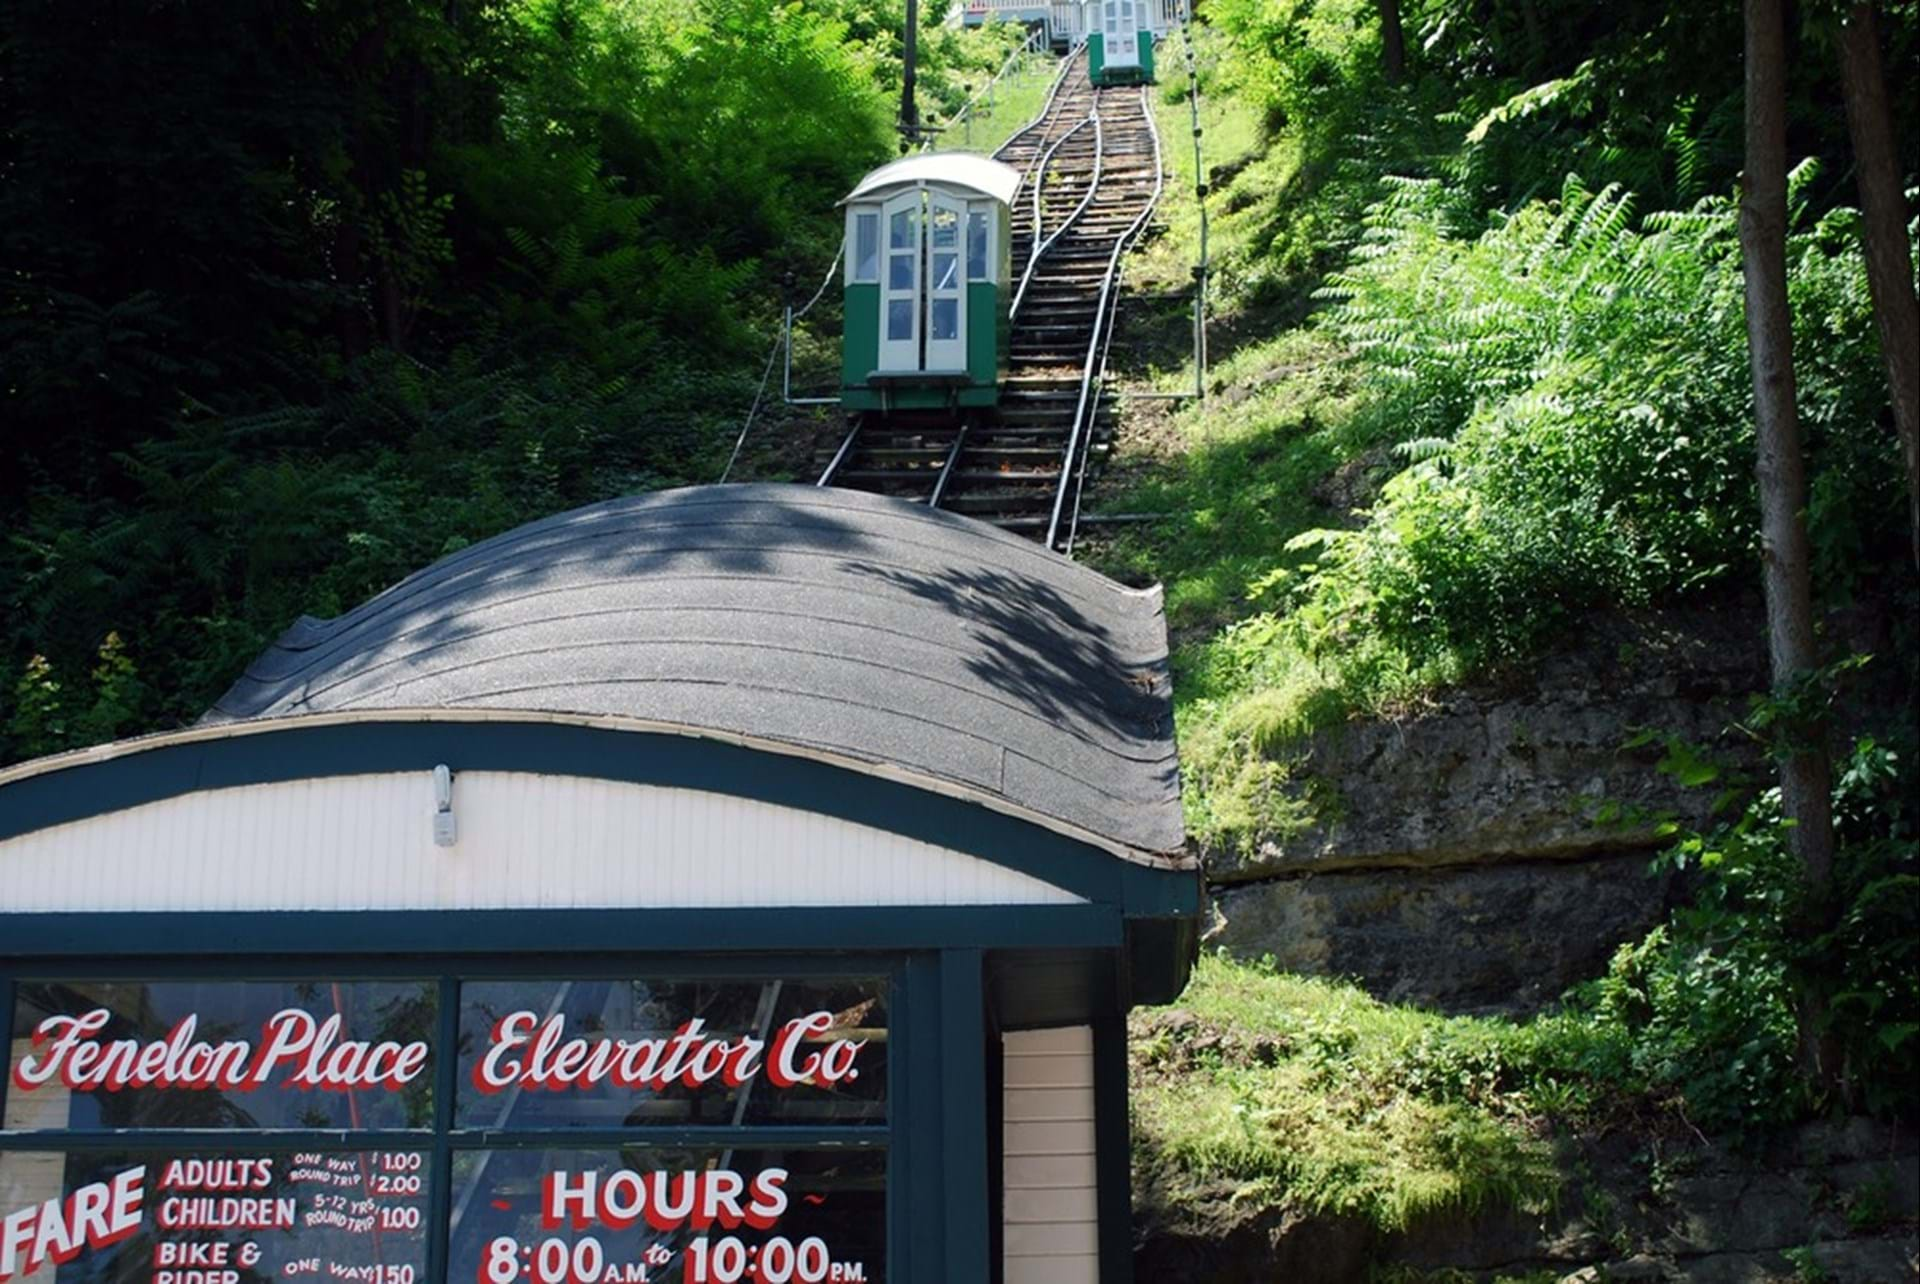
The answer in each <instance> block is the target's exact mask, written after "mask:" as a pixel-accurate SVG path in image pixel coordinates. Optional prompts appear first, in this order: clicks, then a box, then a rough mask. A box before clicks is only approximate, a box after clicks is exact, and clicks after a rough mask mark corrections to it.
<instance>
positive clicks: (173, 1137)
mask: <svg viewBox="0 0 1920 1284" xmlns="http://www.w3.org/2000/svg"><path fill="white" fill-rule="evenodd" d="M445 1059H446V1060H447V1061H448V1062H450V1063H457V1062H458V1061H459V1058H458V1057H457V1056H453V1057H447V1058H445ZM444 1135H445V1136H446V1137H447V1138H448V1140H450V1141H451V1142H452V1148H453V1149H455V1150H483V1149H484V1150H542V1149H565V1148H568V1147H573V1148H577V1149H581V1150H590V1149H594V1148H598V1147H608V1146H617V1147H620V1148H622V1149H633V1148H635V1147H641V1148H644V1147H648V1146H654V1147H665V1148H668V1149H691V1148H702V1147H704V1148H708V1149H711V1148H714V1147H727V1146H733V1147H741V1148H745V1147H750V1146H797V1147H802V1148H807V1147H819V1148H823V1149H824V1148H829V1147H834V1148H839V1149H842V1150H845V1149H855V1150H884V1149H885V1148H886V1146H887V1142H888V1140H889V1125H887V1124H874V1125H871V1126H868V1127H864V1128H859V1127H837V1128H821V1127H815V1126H808V1125H800V1126H787V1127H782V1126H780V1125H778V1124H743V1125H741V1126H740V1127H737V1128H733V1127H725V1126H709V1127H692V1128H674V1127H636V1128H541V1129H511V1128H508V1129H492V1128H468V1129H459V1130H455V1131H454V1132H452V1133H449V1134H444ZM434 1143H435V1138H434V1135H433V1134H432V1133H430V1132H428V1131H427V1130H426V1129H425V1128H386V1129H344V1128H341V1129H334V1130H331V1131H327V1130H319V1129H311V1128H279V1129H275V1128H234V1129H220V1128H99V1129H89V1130H86V1131H74V1132H59V1131H48V1132H0V1150H141V1149H148V1150H150V1149H153V1148H154V1147H156V1146H164V1147H165V1148H166V1149H169V1150H198V1149H205V1148H209V1147H211V1148H214V1149H231V1148H232V1147H234V1146H235V1145H245V1146H257V1147H259V1148H260V1149H262V1150H272V1151H280V1150H418V1151H422V1152H427V1151H433V1150H436V1149H437V1147H436V1146H435V1144H434Z"/></svg>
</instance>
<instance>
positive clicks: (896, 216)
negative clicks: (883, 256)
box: [887, 210, 913, 250]
mask: <svg viewBox="0 0 1920 1284" xmlns="http://www.w3.org/2000/svg"><path fill="white" fill-rule="evenodd" d="M887 228H888V232H887V244H888V246H889V247H890V248H892V249H896V250H910V249H912V248H913V211H911V210H895V211H894V212H893V214H892V216H891V217H890V218H889V219H888V220H887Z"/></svg>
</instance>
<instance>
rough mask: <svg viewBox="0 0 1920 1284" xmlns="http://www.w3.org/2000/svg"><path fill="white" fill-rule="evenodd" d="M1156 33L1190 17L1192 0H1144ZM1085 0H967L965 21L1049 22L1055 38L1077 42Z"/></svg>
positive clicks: (1175, 25)
mask: <svg viewBox="0 0 1920 1284" xmlns="http://www.w3.org/2000/svg"><path fill="white" fill-rule="evenodd" d="M1141 3H1142V5H1143V7H1144V8H1145V9H1146V11H1147V25H1148V26H1149V27H1151V28H1152V29H1153V32H1154V34H1155V35H1156V36H1164V35H1165V34H1166V33H1167V32H1168V31H1169V30H1170V29H1172V28H1174V27H1177V26H1179V25H1180V24H1181V23H1183V22H1185V21H1186V20H1187V10H1188V5H1189V0H1141ZM1085 9H1086V6H1085V5H1084V4H1083V3H1082V0H964V8H963V9H962V10H961V12H962V13H963V15H964V17H963V21H965V22H966V23H967V24H968V25H969V26H978V25H979V24H980V23H982V22H985V21H986V20H987V19H988V18H989V17H995V18H999V19H1001V20H1002V21H1005V22H1034V23H1045V24H1046V27H1047V31H1048V33H1049V34H1050V35H1051V36H1052V37H1053V39H1054V42H1055V43H1056V44H1058V43H1066V44H1073V43H1075V42H1077V41H1078V40H1079V39H1080V36H1081V33H1082V31H1083V29H1084V28H1085V26H1086V19H1085Z"/></svg>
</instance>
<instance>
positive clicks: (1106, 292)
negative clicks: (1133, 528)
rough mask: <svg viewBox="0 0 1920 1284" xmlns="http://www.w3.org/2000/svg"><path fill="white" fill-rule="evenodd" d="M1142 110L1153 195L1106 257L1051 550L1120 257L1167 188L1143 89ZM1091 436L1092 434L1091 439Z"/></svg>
mask: <svg viewBox="0 0 1920 1284" xmlns="http://www.w3.org/2000/svg"><path fill="white" fill-rule="evenodd" d="M1140 108H1141V115H1142V118H1143V119H1144V120H1145V122H1146V126H1147V136H1148V137H1149V138H1150V139H1152V141H1153V192H1152V194H1151V195H1149V196H1148V197H1147V201H1146V204H1145V205H1143V206H1141V208H1140V212H1139V213H1138V214H1137V215H1135V216H1134V219H1133V222H1132V223H1130V224H1128V225H1127V228H1126V230H1125V231H1123V232H1122V233H1120V235H1119V236H1118V237H1116V238H1115V239H1114V242H1113V253H1112V254H1110V255H1108V256H1107V271H1106V275H1105V276H1104V277H1102V278H1101V281H1100V297H1099V299H1098V301H1097V302H1096V303H1095V304H1094V311H1093V334H1092V335H1091V336H1090V337H1089V338H1088V340H1087V361H1086V366H1085V368H1084V369H1083V370H1082V371H1081V374H1080V399H1079V401H1078V402H1077V403H1076V404H1075V406H1074V411H1073V427H1072V430H1071V431H1070V432H1069V434H1068V436H1067V449H1066V453H1065V454H1064V455H1063V456H1062V457H1061V464H1060V485H1059V488H1058V489H1057V490H1056V491H1055V492H1054V496H1053V513H1052V515H1051V516H1050V517H1049V518H1048V520H1047V547H1048V548H1049V549H1052V548H1053V547H1054V546H1055V544H1056V543H1057V542H1058V540H1059V537H1060V512H1061V510H1062V509H1063V508H1064V507H1065V506H1066V502H1067V487H1068V486H1069V485H1071V484H1072V482H1073V469H1074V460H1075V458H1076V457H1077V456H1078V455H1079V452H1080V435H1081V431H1082V429H1083V428H1084V427H1086V426H1087V424H1088V416H1087V399H1088V397H1089V395H1090V394H1091V392H1092V389H1093V381H1094V369H1095V365H1096V358H1097V356H1098V354H1099V352H1100V348H1101V342H1102V339H1103V337H1104V336H1103V334H1102V330H1103V328H1106V327H1111V325H1112V323H1113V316H1112V310H1111V308H1112V303H1113V283H1114V280H1115V279H1116V278H1117V277H1118V276H1119V274H1120V256H1121V255H1122V254H1124V253H1125V252H1126V250H1127V247H1128V245H1130V244H1131V243H1132V242H1133V238H1134V237H1136V236H1138V235H1139V234H1140V229H1141V228H1143V227H1145V226H1146V223H1147V219H1148V217H1149V216H1150V215H1152V213H1153V209H1154V206H1155V205H1157V204H1159V202H1160V193H1161V192H1162V191H1163V190H1164V189H1165V187H1166V175H1165V174H1164V173H1162V172H1161V169H1160V131H1159V129H1158V128H1156V127H1155V125H1154V122H1153V104H1152V102H1151V101H1149V100H1148V98H1147V91H1146V88H1145V87H1144V86H1142V88H1141V90H1140ZM1090 435H1091V434H1089V436H1090Z"/></svg>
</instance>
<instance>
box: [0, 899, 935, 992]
mask: <svg viewBox="0 0 1920 1284" xmlns="http://www.w3.org/2000/svg"><path fill="white" fill-rule="evenodd" d="M513 912H514V911H510V910H505V911H475V913H499V914H502V915H505V914H510V913H513ZM525 913H528V914H539V913H550V914H556V915H558V914H561V913H564V911H525ZM23 917H31V916H23ZM182 917H185V918H192V917H193V916H192V915H183V916H182ZM234 917H236V918H239V917H256V918H257V917H262V916H260V915H252V916H241V915H236V916H234ZM287 917H288V918H289V919H292V918H295V917H298V916H296V915H288V916H287ZM343 917H344V916H343ZM482 948H485V947H482ZM899 968H900V960H899V959H898V958H897V957H885V956H875V955H863V954H857V953H854V952H852V951H850V950H849V951H843V952H836V953H833V954H794V953H785V954H782V953H772V954H750V953H745V952H736V953H731V954H686V953H679V952H674V951H666V952H649V951H648V950H646V949H632V948H630V949H624V950H621V951H620V952H619V953H618V954H615V953H613V952H610V951H600V952H596V953H589V954H579V953H563V952H562V951H559V950H553V951H540V952H538V953H534V954H531V956H530V955H529V953H528V952H519V953H515V952H512V951H506V952H502V951H498V950H489V951H488V952H487V953H484V954H451V953H449V954H420V953H414V952H406V953H402V952H399V951H394V950H385V951H382V952H380V953H379V954H373V955H369V954H343V953H337V952H329V951H315V952H313V953H308V954H289V953H284V952H282V953H273V954H255V953H224V952H213V951H206V950H196V951H190V952H182V953H178V954H173V955H156V954H152V953H140V952H136V951H131V950H130V951H126V952H124V953H114V954H94V955H88V956H87V957H85V958H81V959H66V958H60V959H57V960H53V959H39V958H32V959H28V958H21V957H15V958H11V959H8V958H5V957H3V956H0V974H5V973H7V972H12V973H13V974H14V975H16V976H19V977H23V978H26V979H29V980H36V981H40V980H70V979H92V980H102V979H104V980H124V979H126V978H128V977H135V978H138V979H141V980H156V981H158V980H176V979H180V978H189V979H193V980H234V981H311V980H313V979H315V978H316V977H323V978H325V979H327V980H330V981H364V980H378V979H384V978H390V977H397V978H401V979H404V980H411V981H428V980H432V979H434V978H435V977H436V976H438V975H440V974H442V973H453V974H455V975H457V976H458V977H459V978H460V979H461V980H462V981H484V980H491V979H495V978H499V977H507V978H510V979H513V980H524V979H526V978H527V977H528V976H529V975H531V976H534V977H536V978H539V977H552V978H562V979H566V980H574V981H624V980H630V979H632V978H634V977H647V976H671V977H675V978H680V979H686V980H694V979H698V980H707V981H749V982H759V981H765V980H769V979H781V980H795V979H799V980H811V979H817V978H840V977H880V976H887V975H891V974H893V973H895V972H897V971H898V970H899Z"/></svg>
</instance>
